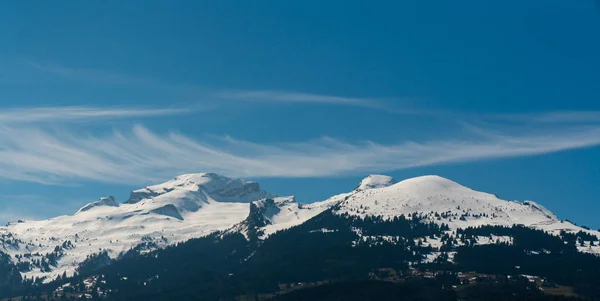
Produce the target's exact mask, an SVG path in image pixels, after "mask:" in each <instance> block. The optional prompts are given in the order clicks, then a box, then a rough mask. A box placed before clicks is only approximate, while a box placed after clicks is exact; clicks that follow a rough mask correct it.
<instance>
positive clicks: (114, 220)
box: [0, 173, 600, 281]
mask: <svg viewBox="0 0 600 301" xmlns="http://www.w3.org/2000/svg"><path fill="white" fill-rule="evenodd" d="M325 212H331V213H332V214H336V215H338V216H355V217H359V218H362V219H364V218H366V217H368V216H376V217H381V218H384V219H396V218H399V217H402V218H409V219H410V218H413V217H414V216H416V214H418V216H419V219H421V220H422V221H423V222H428V223H434V224H438V225H440V226H442V225H444V226H447V227H449V229H450V230H451V231H455V230H456V229H463V228H468V227H477V226H482V225H492V226H512V225H518V224H522V225H525V226H527V227H532V228H536V229H541V230H544V231H547V232H549V233H552V234H554V235H558V234H559V233H561V231H567V232H577V231H584V232H586V233H589V234H593V235H600V233H599V232H597V231H591V230H588V229H584V228H581V227H578V226H576V225H574V224H572V223H570V222H565V221H560V220H559V219H558V218H557V217H556V216H555V215H554V214H553V213H552V212H550V211H549V210H547V209H546V208H544V207H543V206H542V205H539V204H537V203H535V202H532V201H525V202H516V201H505V200H501V199H500V198H498V197H497V196H496V195H493V194H489V193H484V192H479V191H475V190H473V189H470V188H468V187H465V186H462V185H460V184H458V183H456V182H454V181H451V180H449V179H446V178H443V177H440V176H434V175H428V176H421V177H415V178H410V179H406V180H403V181H400V182H398V181H396V180H394V179H393V178H391V177H389V176H382V175H369V176H367V177H365V178H364V179H363V180H362V181H361V182H360V183H359V185H358V186H357V187H356V188H355V189H354V190H352V191H350V192H347V193H342V194H338V195H335V196H332V197H331V198H329V199H327V200H324V201H320V202H315V203H310V204H302V203H299V202H298V201H297V200H296V199H295V197H293V196H288V197H278V196H275V195H273V194H270V193H268V192H265V191H263V190H261V189H260V186H259V184H258V183H256V182H253V181H245V180H242V179H231V178H227V177H224V176H220V175H217V174H214V173H199V174H186V175H181V176H178V177H175V178H174V179H172V180H170V181H167V182H165V183H162V184H158V185H152V186H148V187H145V188H142V189H138V190H135V191H133V192H132V193H131V196H130V198H129V199H128V200H127V201H126V202H124V203H119V202H117V201H116V200H115V199H114V198H112V197H106V198H101V199H100V200H98V201H95V202H92V203H89V204H87V205H85V206H83V207H82V208H81V209H80V210H78V211H77V212H76V213H75V214H74V215H68V216H60V217H56V218H52V219H48V220H42V221H24V222H19V223H10V224H9V225H7V226H6V227H0V237H1V239H2V241H1V242H2V244H0V252H4V253H6V254H8V255H10V256H11V257H12V258H13V261H14V262H15V264H17V263H19V264H21V267H22V268H21V270H20V272H21V274H22V275H23V276H26V277H29V278H33V277H45V278H46V279H47V281H50V280H52V279H54V278H55V277H56V276H58V275H61V274H63V273H65V272H66V273H67V274H73V273H74V272H75V271H76V269H77V267H78V265H79V264H80V263H81V262H83V261H84V260H85V259H86V258H87V257H88V256H91V255H93V254H95V253H98V252H106V253H107V255H108V256H109V257H111V258H119V257H120V256H121V255H122V254H124V253H126V252H128V251H129V250H131V249H133V248H138V247H139V246H143V247H142V248H138V249H139V250H140V251H142V252H147V251H151V250H154V249H157V248H163V247H165V246H168V245H173V244H175V243H178V242H183V241H186V240H189V239H192V238H198V237H203V236H206V235H210V234H212V233H216V232H220V231H224V233H241V234H243V235H244V237H246V239H250V240H256V241H261V240H265V239H268V238H269V236H271V235H273V234H274V233H276V232H278V231H282V230H285V229H289V228H292V227H296V226H299V225H302V224H303V223H305V222H307V221H308V220H311V219H313V218H315V217H316V216H319V215H321V214H323V213H325ZM323 231H327V229H323ZM432 243H433V244H434V245H435V244H436V243H437V244H441V242H439V241H438V242H435V241H432ZM578 248H579V249H580V251H582V252H590V253H593V254H597V255H600V247H596V246H591V245H589V246H588V245H583V246H578ZM36 254H38V255H36ZM48 258H52V262H49V261H50V260H49V259H48ZM44 260H45V261H46V262H45V263H44ZM23 262H25V263H27V264H24V263H23ZM40 262H41V263H40Z"/></svg>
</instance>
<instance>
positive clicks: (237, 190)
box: [126, 173, 271, 204]
mask: <svg viewBox="0 0 600 301" xmlns="http://www.w3.org/2000/svg"><path fill="white" fill-rule="evenodd" d="M172 191H187V192H198V193H200V194H207V195H209V196H210V197H212V198H213V199H214V200H216V201H221V202H228V201H232V200H233V201H238V202H250V201H254V200H257V199H261V198H267V197H271V195H270V194H268V193H266V192H264V191H262V190H261V188H260V186H259V185H258V183H256V182H252V181H245V180H242V179H233V178H228V177H225V176H222V175H219V174H216V173H196V174H184V175H180V176H178V177H175V178H174V179H172V180H170V181H167V182H165V183H162V184H158V185H152V186H148V187H146V188H142V189H139V190H135V191H133V192H132V193H131V196H130V197H129V200H128V201H127V202H126V203H127V204H135V203H138V202H140V201H141V200H143V199H151V198H154V197H157V196H161V195H165V194H168V193H170V192H172Z"/></svg>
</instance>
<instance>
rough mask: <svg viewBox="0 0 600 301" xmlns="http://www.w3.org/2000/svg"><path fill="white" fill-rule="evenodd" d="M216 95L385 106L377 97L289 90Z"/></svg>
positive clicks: (298, 101) (371, 106)
mask: <svg viewBox="0 0 600 301" xmlns="http://www.w3.org/2000/svg"><path fill="white" fill-rule="evenodd" d="M215 95H216V96H218V97H220V98H223V99H231V100H244V101H263V102H281V103H315V104H335V105H350V106H360V107H370V108H385V104H384V103H383V102H381V101H380V100H377V99H369V98H356V97H344V96H333V95H322V94H312V93H302V92H291V91H274V90H245V91H224V92H218V93H215Z"/></svg>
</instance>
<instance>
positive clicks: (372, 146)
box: [0, 125, 600, 184]
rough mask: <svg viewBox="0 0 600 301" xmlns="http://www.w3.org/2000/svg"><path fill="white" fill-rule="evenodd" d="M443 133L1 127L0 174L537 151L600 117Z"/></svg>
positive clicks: (303, 164) (134, 171)
mask: <svg viewBox="0 0 600 301" xmlns="http://www.w3.org/2000/svg"><path fill="white" fill-rule="evenodd" d="M478 130H479V131H469V132H468V133H461V134H458V133H457V134H456V136H455V137H448V138H447V139H443V140H424V141H418V142H417V141H403V142H399V143H395V144H379V143H375V142H371V141H362V142H347V141H341V140H337V139H333V138H320V139H316V140H312V141H305V142H299V143H291V144H290V143H286V144H277V143H274V144H262V143H254V142H250V141H244V140H236V139H233V138H231V137H222V138H220V139H203V140H200V139H197V138H192V137H188V136H186V135H184V134H180V133H174V132H165V133H156V132H153V131H151V130H149V129H148V128H146V127H144V126H142V125H137V126H135V127H134V128H133V129H132V130H131V131H126V132H123V131H121V132H110V133H107V134H104V135H89V134H88V135H83V134H78V133H74V132H73V131H71V130H69V129H63V130H54V131H49V130H41V129H35V128H27V127H18V128H11V127H2V128H0V144H1V145H3V147H2V148H1V149H0V177H1V178H5V179H9V180H23V181H34V182H41V183H46V184H64V183H70V182H71V181H80V180H91V181H99V182H110V183H128V184H141V183H148V182H156V181H160V180H164V179H167V178H171V177H172V176H173V175H176V174H180V173H189V172H203V171H211V172H217V173H222V174H225V175H229V176H238V177H328V176H339V175H349V174H365V173H372V172H386V171H393V170H400V169H406V168H412V167H417V166H429V165H438V164H450V163H456V162H469V161H475V160H492V159H499V158H507V157H517V156H531V155H539V154H545V153H552V152H557V151H564V150H569V149H577V148H584V147H592V146H596V145H600V125H595V126H569V127H560V128H554V129H544V130H535V129H523V130H521V131H519V132H518V134H510V133H503V132H502V131H499V130H497V129H496V130H493V131H492V130H490V129H482V128H479V129H478Z"/></svg>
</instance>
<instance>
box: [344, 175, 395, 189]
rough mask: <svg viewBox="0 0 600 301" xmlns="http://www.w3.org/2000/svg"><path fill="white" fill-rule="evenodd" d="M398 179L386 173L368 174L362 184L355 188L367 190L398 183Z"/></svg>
mask: <svg viewBox="0 0 600 301" xmlns="http://www.w3.org/2000/svg"><path fill="white" fill-rule="evenodd" d="M396 183H397V182H396V180H394V178H392V177H390V176H384V175H368V176H367V177H366V178H364V179H362V181H360V184H358V186H357V187H356V189H354V190H366V189H373V188H382V187H388V186H391V185H394V184H396Z"/></svg>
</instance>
